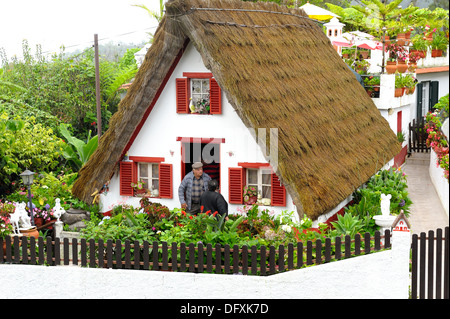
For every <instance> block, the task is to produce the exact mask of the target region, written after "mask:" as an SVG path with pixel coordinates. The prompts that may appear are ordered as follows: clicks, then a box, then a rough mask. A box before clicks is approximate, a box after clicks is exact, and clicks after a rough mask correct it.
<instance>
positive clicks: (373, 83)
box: [364, 75, 380, 92]
mask: <svg viewBox="0 0 450 319" xmlns="http://www.w3.org/2000/svg"><path fill="white" fill-rule="evenodd" d="M364 84H365V85H366V86H367V87H370V88H371V89H373V91H375V92H377V91H379V90H380V77H379V76H373V75H370V76H368V77H366V78H365V79H364Z"/></svg>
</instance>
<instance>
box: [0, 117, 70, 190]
mask: <svg viewBox="0 0 450 319" xmlns="http://www.w3.org/2000/svg"><path fill="white" fill-rule="evenodd" d="M0 133H1V134H0V151H1V152H0V181H1V183H2V184H3V183H4V184H5V185H7V184H10V182H11V181H14V180H15V179H16V178H17V177H18V175H19V174H20V173H22V172H23V171H24V170H25V169H27V168H28V169H29V170H31V171H35V172H41V171H52V170H54V169H55V168H56V167H57V166H58V165H59V161H58V159H59V155H60V154H61V149H62V145H63V143H62V141H61V139H60V138H58V137H57V136H56V135H55V134H54V132H53V130H52V129H50V128H47V127H45V126H43V125H42V124H40V123H36V120H35V119H34V118H33V117H31V118H29V119H28V120H27V121H23V120H22V119H20V118H18V117H16V118H13V119H11V118H9V117H8V115H7V114H6V112H4V111H3V112H2V111H1V110H0ZM3 191H5V189H3Z"/></svg>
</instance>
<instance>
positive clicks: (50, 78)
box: [0, 40, 139, 138]
mask: <svg viewBox="0 0 450 319" xmlns="http://www.w3.org/2000/svg"><path fill="white" fill-rule="evenodd" d="M22 48H23V59H22V60H18V59H17V58H16V57H13V58H12V59H11V61H9V60H8V59H7V57H6V54H5V53H4V50H0V58H1V59H2V69H0V70H2V71H1V72H0V97H2V96H6V97H7V98H8V99H10V100H11V101H16V102H19V103H22V104H25V105H29V106H32V107H33V108H35V109H37V110H40V111H42V112H46V113H48V114H51V115H52V116H54V117H55V118H56V119H57V120H58V121H62V122H64V123H68V124H71V125H72V127H73V132H74V135H75V136H78V137H80V138H85V137H86V136H87V135H88V131H89V130H90V129H92V126H94V125H95V123H94V122H97V118H96V117H97V115H96V114H97V112H96V94H95V93H96V92H95V65H94V52H93V50H92V48H88V49H86V50H85V51H83V52H81V53H80V54H78V55H75V56H68V55H67V54H66V53H64V48H62V49H61V52H60V53H59V54H53V55H52V56H51V57H49V58H46V57H44V56H43V55H42V53H41V48H40V46H37V47H36V53H35V54H34V55H33V54H32V53H31V49H30V47H29V45H28V42H27V41H26V40H24V41H23V45H22ZM137 50H139V48H136V49H132V50H128V52H127V53H126V54H125V55H124V57H123V58H122V59H120V61H118V62H112V61H108V60H105V59H102V58H101V59H100V88H101V108H102V123H103V125H102V129H103V130H106V129H107V127H108V122H109V118H110V117H111V115H112V114H113V113H114V112H116V110H117V105H118V103H119V101H120V99H119V96H118V95H117V94H116V92H117V89H118V88H119V87H120V86H121V85H122V84H124V83H127V81H129V80H130V79H131V78H132V77H133V76H134V74H135V73H136V71H137V67H136V62H135V61H134V57H133V53H134V52H135V51H137ZM0 100H1V98H0ZM58 125H59V123H55V124H54V125H51V127H54V126H58Z"/></svg>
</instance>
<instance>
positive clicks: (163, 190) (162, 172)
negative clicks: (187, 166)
mask: <svg viewBox="0 0 450 319" xmlns="http://www.w3.org/2000/svg"><path fill="white" fill-rule="evenodd" d="M172 185H173V184H172V164H159V197H161V198H172V197H173V191H172V189H173V186H172Z"/></svg>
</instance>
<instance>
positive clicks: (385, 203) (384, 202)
mask: <svg viewBox="0 0 450 319" xmlns="http://www.w3.org/2000/svg"><path fill="white" fill-rule="evenodd" d="M391 197H392V195H391V194H388V195H385V194H381V200H380V206H381V214H382V215H383V216H389V206H390V205H391Z"/></svg>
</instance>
